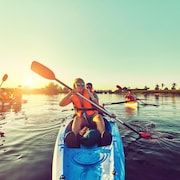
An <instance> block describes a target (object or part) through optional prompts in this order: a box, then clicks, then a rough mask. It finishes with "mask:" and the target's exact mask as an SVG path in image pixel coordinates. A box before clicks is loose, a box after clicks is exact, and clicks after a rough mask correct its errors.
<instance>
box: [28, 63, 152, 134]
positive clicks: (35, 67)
mask: <svg viewBox="0 0 180 180" xmlns="http://www.w3.org/2000/svg"><path fill="white" fill-rule="evenodd" d="M31 69H32V71H34V72H36V73H37V74H39V75H40V76H42V77H44V78H46V79H50V80H55V81H57V82H58V83H60V84H61V85H63V86H65V87H66V88H68V89H69V90H72V88H70V87H69V86H68V85H66V84H64V83H63V82H61V81H60V80H58V79H57V78H56V77H55V74H54V72H53V71H52V70H50V69H49V68H48V67H46V66H44V65H43V64H40V63H39V62H37V61H33V62H32V64H31ZM77 95H78V96H80V97H81V98H83V99H85V100H86V101H88V102H89V103H91V104H92V105H93V106H94V107H96V108H97V109H98V110H100V111H102V112H103V113H104V114H106V115H108V116H109V117H112V114H111V113H109V112H108V111H107V110H105V109H104V108H102V107H101V106H99V105H98V104H96V103H94V102H93V101H91V100H89V99H87V98H86V97H84V96H83V95H82V94H80V93H78V92H77ZM115 119H116V120H117V121H118V122H120V123H121V124H123V125H124V126H126V127H127V128H129V129H131V130H132V131H134V132H135V133H137V134H138V135H139V136H140V137H142V138H151V134H149V133H147V132H138V131H136V130H135V129H133V128H132V127H131V126H129V125H127V124H126V123H124V122H123V121H121V120H120V119H118V118H115Z"/></svg>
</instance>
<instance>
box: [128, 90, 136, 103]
mask: <svg viewBox="0 0 180 180" xmlns="http://www.w3.org/2000/svg"><path fill="white" fill-rule="evenodd" d="M125 99H126V101H136V100H137V99H136V96H135V95H134V94H133V92H132V91H128V92H127V94H126V95H125Z"/></svg>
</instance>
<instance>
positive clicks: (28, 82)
mask: <svg viewBox="0 0 180 180" xmlns="http://www.w3.org/2000/svg"><path fill="white" fill-rule="evenodd" d="M24 86H25V87H27V88H32V87H33V80H32V79H31V78H27V79H25V80H24Z"/></svg>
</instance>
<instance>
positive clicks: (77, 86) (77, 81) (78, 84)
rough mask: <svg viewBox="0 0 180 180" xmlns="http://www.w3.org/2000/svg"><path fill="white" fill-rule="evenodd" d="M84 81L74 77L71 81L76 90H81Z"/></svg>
mask: <svg viewBox="0 0 180 180" xmlns="http://www.w3.org/2000/svg"><path fill="white" fill-rule="evenodd" d="M84 86H85V83H84V80H83V79H81V78H76V79H75V80H74V83H73V88H75V89H76V90H77V91H78V92H83V90H84V88H85V87H84Z"/></svg>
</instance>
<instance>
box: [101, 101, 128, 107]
mask: <svg viewBox="0 0 180 180" xmlns="http://www.w3.org/2000/svg"><path fill="white" fill-rule="evenodd" d="M126 102H127V101H120V102H111V103H104V104H103V105H104V106H107V105H114V104H123V103H126Z"/></svg>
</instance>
